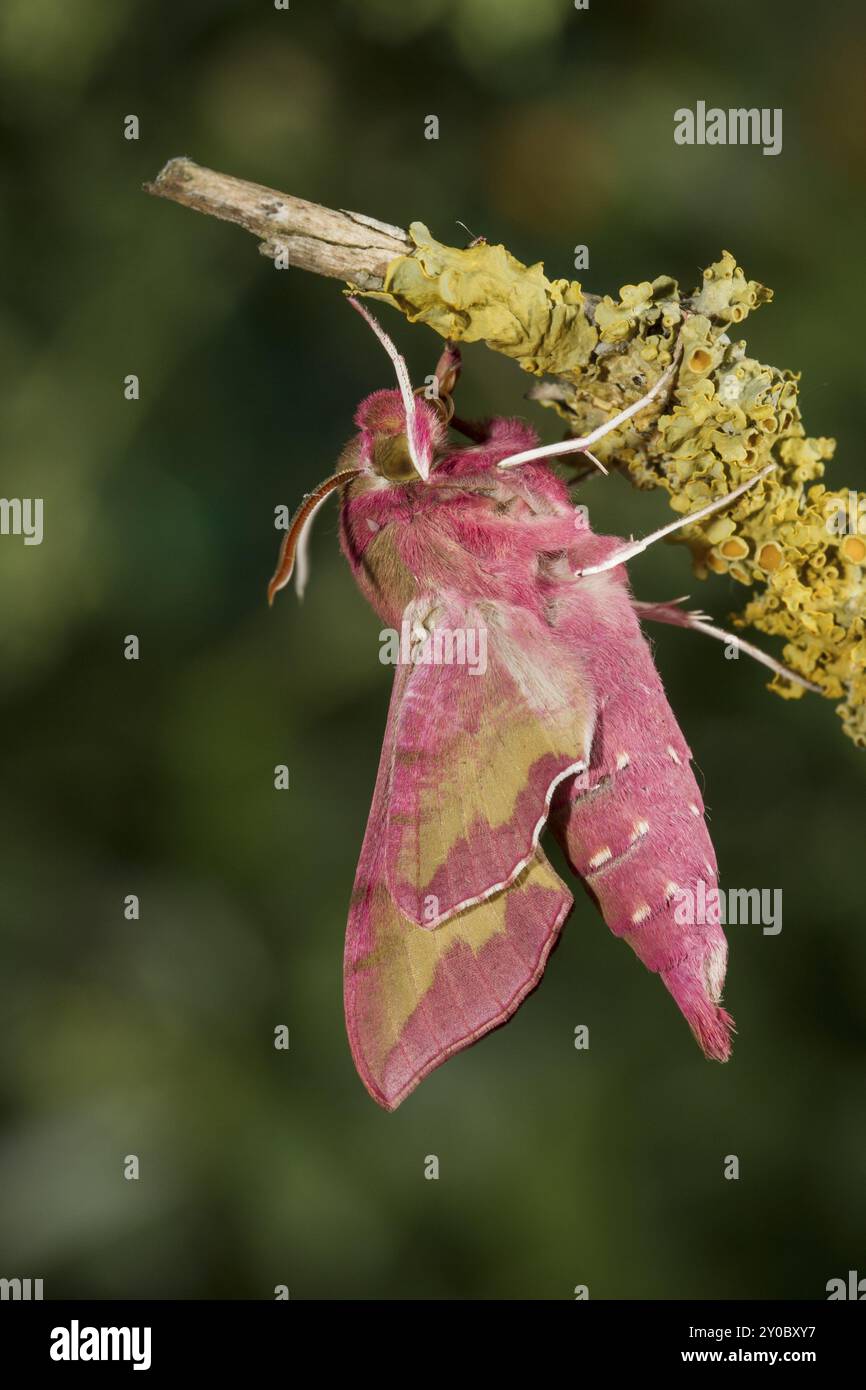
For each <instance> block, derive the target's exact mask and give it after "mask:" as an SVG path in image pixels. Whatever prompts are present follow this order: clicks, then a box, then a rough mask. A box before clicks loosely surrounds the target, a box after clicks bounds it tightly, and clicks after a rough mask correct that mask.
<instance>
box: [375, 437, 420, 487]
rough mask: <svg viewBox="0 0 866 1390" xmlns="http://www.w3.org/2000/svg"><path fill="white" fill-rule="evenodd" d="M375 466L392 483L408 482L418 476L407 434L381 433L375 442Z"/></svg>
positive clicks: (381, 475)
mask: <svg viewBox="0 0 866 1390" xmlns="http://www.w3.org/2000/svg"><path fill="white" fill-rule="evenodd" d="M373 467H374V468H375V470H376V472H377V473H378V474H379V475H380V477H382V478H387V479H388V481H389V482H392V483H408V482H411V480H412V479H413V478H417V477H418V474H417V472H416V471H415V466H414V464H413V463H412V458H411V455H410V453H409V441H408V440H407V438H406V436H405V434H380V435H377V436H376V440H375V443H374V444H373Z"/></svg>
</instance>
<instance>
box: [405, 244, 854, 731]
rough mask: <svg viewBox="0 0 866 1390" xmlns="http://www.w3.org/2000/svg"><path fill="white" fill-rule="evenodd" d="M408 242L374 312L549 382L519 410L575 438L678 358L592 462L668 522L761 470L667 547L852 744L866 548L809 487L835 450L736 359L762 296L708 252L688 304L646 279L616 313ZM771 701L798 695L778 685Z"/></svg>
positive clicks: (773, 374) (501, 262)
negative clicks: (829, 711) (779, 652)
mask: <svg viewBox="0 0 866 1390" xmlns="http://www.w3.org/2000/svg"><path fill="white" fill-rule="evenodd" d="M410 230H411V235H412V237H413V240H414V242H415V250H414V252H413V253H412V254H410V255H408V256H401V257H399V258H398V259H397V260H396V261H394V262H392V264H391V265H390V266H389V268H388V272H387V276H386V280H385V290H384V292H383V293H382V294H381V295H380V296H378V297H380V298H384V299H387V300H388V301H389V302H391V303H393V304H395V305H396V306H397V307H398V308H400V309H401V310H402V312H403V313H404V314H406V316H407V317H408V318H409V319H410V320H412V321H423V322H425V323H428V324H430V326H431V327H433V328H435V329H436V330H437V331H438V332H439V333H441V334H442V335H443V336H447V337H451V338H454V339H462V340H465V341H477V340H483V341H485V342H486V343H488V345H489V346H490V347H492V348H494V349H495V350H496V351H499V352H504V353H505V354H506V355H507V356H509V357H512V358H514V359H516V360H517V361H518V362H519V363H520V365H521V366H522V367H523V368H524V369H525V370H526V371H529V372H531V373H533V374H535V375H541V374H549V375H551V376H552V377H553V378H554V380H553V381H549V382H545V383H544V384H543V385H540V386H538V387H536V388H535V389H534V390H533V391H532V392H530V395H532V396H534V397H535V398H536V399H537V400H539V401H540V402H541V403H542V404H543V405H545V406H548V407H552V408H553V409H555V410H556V411H558V412H559V414H560V415H561V416H562V417H563V418H564V419H565V420H566V421H567V423H568V427H569V429H570V430H571V431H572V432H573V433H574V434H585V433H588V432H589V431H590V430H592V429H594V428H595V427H596V426H598V425H600V424H602V423H603V422H604V421H605V420H606V419H609V418H610V416H611V415H613V414H615V413H616V412H617V411H619V410H621V409H622V408H623V407H624V406H626V405H630V404H631V403H632V402H633V401H635V400H636V399H637V398H638V397H639V396H641V395H642V394H643V393H644V392H645V391H646V390H647V388H648V386H650V385H651V384H652V383H653V382H654V381H655V380H657V378H658V376H659V375H660V373H661V372H662V371H663V370H664V369H665V367H666V366H667V365H668V364H669V363H670V362H671V361H673V359H674V356H675V355H676V353H677V352H678V350H679V351H681V357H680V368H679V372H678V376H677V380H676V383H675V385H674V387H673V389H672V390H671V392H670V395H669V397H668V399H667V400H666V401H664V402H663V403H661V404H660V405H657V404H656V403H655V402H654V403H653V404H652V405H651V406H650V407H649V408H648V409H647V410H646V411H642V412H641V413H640V414H639V415H637V416H634V417H633V418H632V419H630V420H629V421H628V422H627V423H626V424H625V425H623V426H622V427H621V428H620V429H618V430H616V431H613V432H611V433H610V434H608V435H607V436H606V437H605V438H604V439H602V440H601V441H600V442H599V444H598V445H597V448H596V450H595V452H596V453H597V455H598V457H599V458H600V459H601V460H602V462H603V463H605V464H606V465H607V466H608V467H609V468H619V469H621V470H622V471H624V472H625V473H626V474H627V475H628V476H629V477H630V479H631V480H632V482H633V483H634V484H635V485H636V486H637V487H639V488H650V487H662V488H664V489H665V490H666V491H667V493H668V494H669V501H670V505H671V507H672V508H673V510H674V511H675V512H677V513H678V514H680V515H685V514H687V513H688V512H690V511H693V510H695V509H696V508H698V507H699V506H701V505H702V504H703V503H705V502H707V501H709V500H711V499H712V498H717V497H722V496H723V495H725V494H726V493H728V492H730V491H731V490H732V489H733V488H735V487H736V486H737V484H738V483H741V482H744V481H746V480H747V479H749V478H752V477H754V475H755V474H756V473H757V472H760V471H761V470H762V469H763V468H764V467H765V466H766V465H767V464H769V463H775V465H776V467H775V469H774V470H773V471H772V472H771V473H769V474H768V475H767V477H765V478H763V479H762V480H761V482H759V483H757V484H756V485H755V486H754V487H753V488H751V489H750V490H749V491H748V492H746V493H744V494H743V495H742V496H741V497H739V498H738V499H737V501H736V502H734V503H733V504H732V505H731V506H730V507H729V508H728V509H727V510H726V511H725V513H724V514H723V516H722V517H717V516H714V517H708V518H706V519H704V520H703V521H699V522H696V523H693V524H692V525H690V526H687V527H685V528H684V529H683V531H682V532H680V533H679V538H680V539H681V540H683V541H684V542H685V543H686V544H688V545H689V546H690V548H691V551H692V556H693V563H694V567H695V572H696V573H697V574H698V575H699V576H700V577H702V578H703V577H706V575H707V574H708V573H709V572H710V571H713V572H716V573H722V574H727V575H729V576H730V577H732V578H733V579H735V580H736V581H737V582H738V583H740V584H743V585H748V586H749V587H750V588H751V590H752V593H751V597H750V598H749V601H748V602H747V603H746V605H745V607H744V608H743V610H742V611H741V612H740V613H739V614H737V615H735V617H734V622H735V623H736V624H737V625H738V626H740V627H746V626H752V627H755V628H757V629H758V630H759V631H761V632H764V633H767V634H768V635H771V636H777V637H780V638H782V639H783V641H784V643H785V646H784V650H783V659H784V660H785V661H786V662H787V664H788V665H789V666H790V667H791V668H793V669H794V670H796V671H797V672H799V673H800V674H801V675H803V676H806V677H807V678H808V679H810V680H812V681H815V682H816V683H817V684H818V685H819V686H820V687H821V689H822V691H823V692H824V694H825V695H826V696H828V697H829V698H831V699H834V700H838V701H839V702H840V704H839V714H840V716H841V718H842V722H843V727H844V729H845V732H846V733H847V734H848V735H849V736H850V737H851V738H852V739H853V740H854V741H855V743H858V744H860V745H863V746H866V617H864V615H866V577H864V566H866V543H864V540H863V539H861V535H862V533H863V529H864V528H863V527H862V526H860V527H859V528H858V526H857V525H856V524H854V525H853V526H852V522H851V518H852V516H854V517H855V518H856V517H857V516H860V515H861V514H862V513H863V512H864V511H866V504H863V506H860V500H859V499H858V498H857V495H856V494H849V493H848V492H847V491H846V492H830V491H828V490H827V488H826V487H825V485H824V484H823V482H821V479H822V477H823V475H824V465H825V463H826V462H827V461H828V460H830V459H831V458H832V456H833V451H834V448H835V445H834V441H833V440H832V439H826V438H823V437H812V436H809V435H807V434H806V431H805V429H804V427H803V424H802V421H801V418H800V411H799V407H798V403H797V383H798V377H797V376H796V375H795V374H794V373H793V372H790V371H781V370H779V369H778V368H776V367H770V366H766V365H765V364H763V363H761V362H759V361H758V360H757V359H756V358H754V357H751V356H750V355H749V353H748V349H747V346H746V343H745V341H743V340H742V339H739V340H738V339H735V338H733V337H732V336H731V334H730V329H731V326H732V325H735V324H736V325H738V324H740V323H742V322H743V320H744V319H745V318H746V317H747V316H748V314H749V313H750V312H751V311H752V310H753V309H755V308H757V307H759V306H760V305H761V304H764V303H767V302H768V301H769V300H770V299H771V298H772V292H771V291H770V290H768V289H765V288H764V286H763V285H760V284H758V283H757V282H756V281H754V280H747V279H746V276H745V274H744V272H743V271H742V269H741V268H740V267H739V266H738V265H737V263H736V261H735V259H734V257H733V256H732V255H731V254H730V253H729V252H724V253H723V254H722V256H721V258H720V259H719V260H718V261H717V262H716V263H715V264H714V265H711V266H709V267H708V268H707V269H706V270H705V271H704V273H703V279H702V283H701V285H700V286H699V287H698V289H697V290H695V291H694V292H693V293H692V294H691V295H681V294H680V292H679V289H678V286H677V284H676V281H674V280H672V279H671V278H670V277H669V276H659V277H657V278H656V279H655V280H652V281H649V280H645V281H642V282H641V283H640V284H636V285H625V286H623V288H622V289H621V291H620V294H619V297H618V299H617V298H614V297H613V296H610V295H607V296H605V297H604V298H602V299H600V300H593V299H591V298H590V297H588V296H585V295H584V292H583V290H582V288H581V286H580V285H579V284H577V282H569V281H566V280H548V279H547V277H546V276H545V274H544V271H543V268H542V267H541V266H540V265H534V266H530V267H527V266H524V265H522V264H521V262H520V261H518V260H516V259H515V258H514V257H513V256H511V255H510V254H509V253H508V252H507V251H506V250H505V248H504V247H501V246H488V245H486V244H482V245H476V246H472V247H470V248H468V249H467V250H464V251H460V250H456V249H454V248H450V247H446V246H442V245H441V244H440V243H438V242H436V241H435V240H434V239H433V238H432V237H431V235H430V233H429V232H428V231H427V229H426V227H423V226H422V225H421V224H420V223H414V224H413V226H412V228H411V229H410ZM576 458H577V459H579V456H576ZM852 498H853V501H854V504H856V505H855V506H854V507H852ZM858 507H859V508H860V510H859V511H858V510H857V508H858ZM858 530H859V532H860V534H858V533H857V532H858ZM771 689H773V690H775V691H776V693H777V694H779V695H782V696H784V697H786V698H797V697H798V696H799V695H801V694H802V689H801V687H799V686H793V685H791V684H790V682H788V681H785V680H784V679H783V678H774V680H773V682H772V684H771Z"/></svg>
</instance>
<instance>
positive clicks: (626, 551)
mask: <svg viewBox="0 0 866 1390" xmlns="http://www.w3.org/2000/svg"><path fill="white" fill-rule="evenodd" d="M775 467H776V465H775V463H768V464H767V466H766V468H762V469H761V471H760V473H756V474H755V476H754V478H747V479H746V481H745V482H744V483H740V484H739V486H738V487H735V488H734V489H733V490H732V491H731V492H726V493H725V495H724V497H717V498H715V500H714V501H712V502H707V504H706V506H703V507H698V508H697V510H696V511H694V512H689V513H688V514H687V515H686V516H681V517H678V518H677V520H676V521H672V522H670V524H669V525H667V526H662V527H660V528H659V530H658V531H653V532H651V533H650V535H648V536H644V538H643V540H642V541H630V542H629V543H628V545H624V546H623V548H622V550H617V551H615V552H614V554H613V555H609V556H608V558H607V559H606V560H602V561H601V562H600V563H599V564H597V565H587V566H586V568H585V569H580V570H575V572H574V575H575V578H576V579H580V578H581V577H582V576H583V575H586V574H601V573H602V572H603V571H604V570H612V569H616V567H617V565H624V564H625V563H626V561H627V560H631V559H633V558H634V556H635V555H640V554H642V553H643V551H644V550H648V549H649V547H650V546H651V545H653V544H654V543H655V541H660V540H661V539H662V538H663V537H664V536H669V535H670V534H671V533H672V532H673V531H679V530H680V528H681V527H683V526H691V524H692V522H694V521H700V520H701V517H704V516H711V515H712V513H713V512H717V511H718V510H719V509H720V508H721V507H726V506H727V505H728V503H729V502H734V501H736V499H737V498H738V497H742V495H743V493H744V492H748V490H749V488H750V487H754V486H755V484H756V483H759V482H760V481H761V479H762V478H766V476H767V474H768V473H772V471H773V469H774V468H775Z"/></svg>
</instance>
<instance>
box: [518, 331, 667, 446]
mask: <svg viewBox="0 0 866 1390" xmlns="http://www.w3.org/2000/svg"><path fill="white" fill-rule="evenodd" d="M680 351H681V349H680V348H677V351H676V354H675V356H674V360H673V362H671V364H670V366H669V367H667V368H666V369H665V370H664V371H663V372H662V374H661V376H660V377H659V379H658V381H656V382H654V383H653V385H652V386H651V387H650V389H649V390H648V391H647V392H646V394H645V395H643V396H641V398H640V400H639V401H633V402H632V404H631V405H627V406H626V408H625V410H621V411H619V413H618V414H617V415H612V416H611V418H610V419H609V420H605V422H604V424H603V425H598V426H597V428H596V429H594V430H592V431H591V433H589V434H585V435H583V436H582V437H581V438H579V439H563V440H562V441H561V442H560V443H559V444H542V445H541V446H540V447H539V448H537V449H524V450H523V452H522V453H520V454H511V455H510V456H509V457H508V458H504V459H501V460H500V462H499V463H498V464H497V467H498V468H516V467H517V465H518V464H521V463H532V462H533V461H534V460H535V459H547V458H557V457H558V456H559V455H561V454H587V455H588V457H589V458H591V459H592V460H593V462H594V463H595V464H598V466H599V467H601V465H600V464H599V463H598V459H596V458H594V457H593V455H592V454H590V452H589V451H590V449H591V448H592V446H593V444H597V443H598V441H599V440H600V439H604V437H605V435H606V434H610V432H611V430H616V429H619V427H620V425H624V424H625V422H626V420H630V419H631V417H632V416H633V415H638V414H640V412H641V411H642V410H644V409H646V407H647V406H648V405H649V404H650V402H651V401H654V400H655V398H656V396H658V395H660V394H661V393H662V391H665V390H666V389H667V388H668V386H670V384H671V382H672V381H673V379H674V377H675V376H676V373H677V370H678V368H679V359H680ZM605 471H606V470H604V469H602V472H605Z"/></svg>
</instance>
